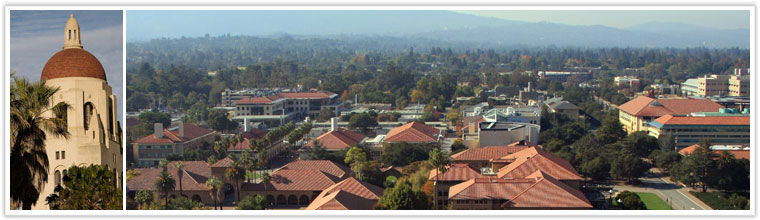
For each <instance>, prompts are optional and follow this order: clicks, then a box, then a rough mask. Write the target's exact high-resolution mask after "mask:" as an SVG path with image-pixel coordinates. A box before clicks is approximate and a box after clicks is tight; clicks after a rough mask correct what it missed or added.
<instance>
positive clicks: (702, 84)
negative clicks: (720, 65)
mask: <svg viewBox="0 0 760 220" xmlns="http://www.w3.org/2000/svg"><path fill="white" fill-rule="evenodd" d="M730 78H731V75H714V74H713V75H709V76H708V75H705V76H703V77H699V78H697V80H699V95H700V96H728V94H729V91H728V88H729V86H728V80H729V79H730Z"/></svg>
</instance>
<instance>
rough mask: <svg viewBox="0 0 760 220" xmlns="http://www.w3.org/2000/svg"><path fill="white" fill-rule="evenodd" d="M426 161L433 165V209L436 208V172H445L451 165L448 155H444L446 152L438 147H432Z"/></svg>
mask: <svg viewBox="0 0 760 220" xmlns="http://www.w3.org/2000/svg"><path fill="white" fill-rule="evenodd" d="M428 161H429V162H430V165H433V167H435V183H433V184H434V185H433V203H434V206H435V209H438V205H439V204H438V173H439V172H440V173H446V171H447V170H448V166H449V165H451V161H450V160H449V157H448V156H446V153H444V152H441V151H439V150H438V148H433V150H432V151H430V159H428Z"/></svg>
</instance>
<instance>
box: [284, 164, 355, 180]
mask: <svg viewBox="0 0 760 220" xmlns="http://www.w3.org/2000/svg"><path fill="white" fill-rule="evenodd" d="M286 169H290V170H319V171H322V172H325V173H327V174H330V175H332V176H335V177H337V178H341V179H342V178H345V177H348V176H350V175H351V169H349V168H348V167H346V166H343V165H340V164H337V163H335V162H332V161H329V160H297V161H293V162H290V163H288V164H285V166H283V167H282V169H280V170H286Z"/></svg>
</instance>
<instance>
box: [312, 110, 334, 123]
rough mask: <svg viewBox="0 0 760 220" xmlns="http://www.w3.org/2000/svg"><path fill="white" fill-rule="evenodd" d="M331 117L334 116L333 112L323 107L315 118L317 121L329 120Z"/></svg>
mask: <svg viewBox="0 0 760 220" xmlns="http://www.w3.org/2000/svg"><path fill="white" fill-rule="evenodd" d="M333 117H335V112H333V111H331V110H330V109H326V108H325V109H322V110H320V111H319V115H317V118H316V119H317V121H329V120H330V118H333Z"/></svg>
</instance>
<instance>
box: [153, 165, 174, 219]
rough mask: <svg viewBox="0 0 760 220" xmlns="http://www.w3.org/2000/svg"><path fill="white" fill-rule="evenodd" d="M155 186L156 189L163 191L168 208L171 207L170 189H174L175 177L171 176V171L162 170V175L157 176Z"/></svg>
mask: <svg viewBox="0 0 760 220" xmlns="http://www.w3.org/2000/svg"><path fill="white" fill-rule="evenodd" d="M155 187H156V191H159V192H162V193H163V195H164V201H165V202H166V209H169V191H173V190H174V179H173V178H172V177H171V176H169V172H167V171H166V170H164V171H161V175H159V176H158V178H156V183H155Z"/></svg>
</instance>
